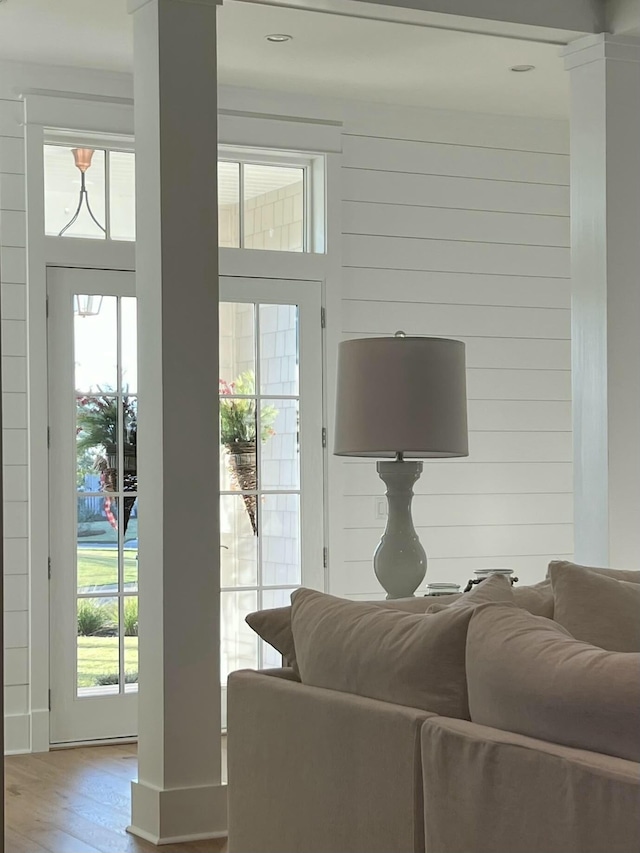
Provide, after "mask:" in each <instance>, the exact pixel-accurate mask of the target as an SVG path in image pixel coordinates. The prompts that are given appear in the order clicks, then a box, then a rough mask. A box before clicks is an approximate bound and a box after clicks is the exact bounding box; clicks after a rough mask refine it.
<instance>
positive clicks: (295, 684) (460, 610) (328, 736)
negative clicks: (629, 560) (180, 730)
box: [228, 563, 640, 853]
mask: <svg viewBox="0 0 640 853" xmlns="http://www.w3.org/2000/svg"><path fill="white" fill-rule="evenodd" d="M585 586H586V587H588V591H587V593H584V591H582V592H580V593H579V592H577V591H576V589H577V588H578V587H579V588H580V590H584V587H585ZM482 587H484V589H482ZM638 596H640V572H626V573H625V572H623V571H622V570H620V571H619V572H615V571H613V573H612V574H611V573H608V572H607V571H606V570H598V569H589V568H586V567H577V566H573V564H569V563H554V564H552V566H551V568H550V577H549V578H548V579H547V580H545V581H544V582H543V583H541V584H539V585H537V586H536V587H530V588H524V587H523V588H521V589H520V590H517V589H515V590H511V588H510V586H509V584H508V581H506V580H505V579H504V578H499V579H498V578H497V576H496V577H495V578H490V579H489V580H488V581H483V583H482V584H480V585H478V587H476V588H475V589H474V591H473V592H472V593H468V594H466V595H465V596H461V597H455V598H454V597H453V596H451V597H450V600H449V601H447V602H443V601H442V600H439V601H437V602H435V603H434V602H430V601H428V600H426V599H412V600H408V601H406V602H395V603H394V602H385V603H384V604H383V603H380V602H378V603H367V604H363V603H361V602H357V603H354V602H346V601H343V600H340V599H333V598H332V597H331V596H323V594H322V593H317V592H312V591H309V590H300V591H298V592H297V593H296V594H294V600H293V605H292V608H289V609H288V612H287V609H284V608H280V609H279V611H281V612H277V613H276V612H275V611H273V612H271V613H269V611H264V612H263V613H262V614H255V615H254V616H255V618H254V619H253V620H252V619H249V620H248V621H249V622H250V624H251V622H252V621H253V622H254V627H256V628H257V629H258V630H259V632H262V633H261V635H262V636H263V637H264V636H265V635H266V636H268V637H270V641H272V642H274V643H275V645H276V647H277V648H279V650H280V651H281V652H283V654H284V656H285V657H287V656H288V661H289V663H291V664H292V665H291V666H285V667H283V668H281V669H277V670H268V671H262V672H255V671H249V670H245V671H239V672H236V673H232V675H231V676H230V679H229V688H228V777H229V853H424V851H426V853H636V852H637V851H640V646H639V647H638V648H637V650H636V649H635V646H634V643H636V642H638V643H640V634H639V633H638V631H640V626H639V625H637V623H638V622H640V619H639V618H638V617H639V614H640V609H636V608H637V607H638V605H639V604H640V598H639V597H638ZM574 600H577V601H578V602H579V607H580V610H579V612H577V611H576V607H575V606H574V605H573V604H572V602H573V601H574ZM623 600H624V602H625V603H623V604H621V601H623ZM629 601H630V602H631V604H630V606H627V604H628V602H629ZM525 602H526V603H525ZM585 602H586V603H585ZM589 602H591V608H590V607H589ZM603 602H604V605H603ZM381 605H382V606H381ZM527 605H528V606H529V608H531V609H527ZM608 605H612V606H613V607H614V608H615V612H616V614H618V617H619V618H617V619H615V620H612V619H611V618H610V614H609V615H608V616H607V612H606V611H607V606H608ZM403 608H404V609H403ZM532 610H533V611H534V612H531V611H532ZM541 610H543V611H544V612H545V613H546V615H541V613H540V611H541ZM556 611H557V614H556ZM580 613H586V615H585V617H584V618H583V619H582V622H581V617H580ZM265 614H266V615H265ZM556 615H558V619H559V621H556V619H555V618H552V617H555V616H556ZM425 617H426V618H425ZM265 619H266V620H267V621H268V620H269V619H272V620H273V624H272V625H271V629H272V630H267V629H265V627H264V624H263V621H264V620H265ZM287 620H288V625H289V629H288V630H287ZM572 620H573V621H572ZM612 621H613V622H614V623H615V628H614V629H611V628H610V625H611V622H612ZM566 624H570V625H571V628H572V629H573V633H572V632H570V631H569V629H568V628H567V627H566ZM607 625H609V628H607ZM274 626H275V627H274ZM434 632H435V633H434ZM438 632H439V633H438ZM584 632H587V633H589V632H593V633H594V636H595V638H596V639H598V640H599V641H600V642H601V643H602V645H596V644H594V643H591V642H590V641H589V639H588V638H585V637H584V636H580V635H581V634H584ZM598 632H600V633H598ZM576 635H578V636H576ZM636 635H637V636H636ZM438 643H440V645H438ZM605 644H606V645H608V646H613V647H614V648H605ZM616 647H621V650H618V649H617V648H616ZM456 649H457V651H456ZM460 649H462V657H460ZM425 651H431V652H432V654H425ZM389 654H390V655H391V657H390V658H389V657H385V655H389ZM447 655H448V657H447ZM456 655H457V656H458V657H457V658H456ZM443 656H444V657H446V658H447V659H446V661H445V665H444V668H443V667H441V669H440V671H438V666H439V661H441V660H442V659H443ZM461 661H462V663H461ZM385 672H386V673H387V674H386V675H382V673H385ZM425 672H426V676H425V675H424V673H425ZM419 682H422V683H419ZM416 685H417V687H416ZM412 690H413V691H414V692H412ZM412 702H414V703H415V704H416V705H418V706H419V707H414V706H412V704H411V703H412ZM428 705H433V706H434V707H433V708H429V707H428Z"/></svg>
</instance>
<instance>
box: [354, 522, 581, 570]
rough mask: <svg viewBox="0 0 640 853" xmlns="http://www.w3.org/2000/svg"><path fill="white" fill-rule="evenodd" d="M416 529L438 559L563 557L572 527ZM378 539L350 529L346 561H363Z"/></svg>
mask: <svg viewBox="0 0 640 853" xmlns="http://www.w3.org/2000/svg"><path fill="white" fill-rule="evenodd" d="M416 530H417V532H418V535H419V536H420V541H421V542H422V544H423V546H424V548H425V550H426V552H427V554H428V555H429V556H431V557H432V558H434V559H437V558H438V557H449V558H450V557H478V558H482V559H485V558H487V557H491V558H492V559H493V558H495V557H506V556H509V555H510V554H515V553H517V552H518V551H522V553H523V554H528V555H530V556H536V555H538V554H553V553H558V554H566V553H567V552H570V551H571V549H572V548H573V528H572V525H571V524H521V525H505V526H503V527H500V526H493V527H490V526H473V527H472V526H468V527H462V526H460V527H421V526H420V524H419V522H418V520H417V519H416ZM379 539H380V534H379V532H378V531H377V530H370V529H366V528H365V529H363V528H360V529H349V530H346V531H345V559H346V561H347V562H350V561H358V560H364V559H366V558H367V557H368V556H369V555H370V554H373V552H374V550H375V547H376V545H377V543H378V541H379Z"/></svg>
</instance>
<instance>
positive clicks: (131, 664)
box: [122, 595, 138, 693]
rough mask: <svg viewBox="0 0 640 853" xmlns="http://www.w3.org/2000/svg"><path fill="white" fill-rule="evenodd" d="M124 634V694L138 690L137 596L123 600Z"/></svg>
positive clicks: (129, 596)
mask: <svg viewBox="0 0 640 853" xmlns="http://www.w3.org/2000/svg"><path fill="white" fill-rule="evenodd" d="M122 621H123V626H122V630H123V633H124V689H125V693H131V692H135V691H136V690H137V689H138V596H137V595H128V596H126V597H125V599H124V604H123V615H122Z"/></svg>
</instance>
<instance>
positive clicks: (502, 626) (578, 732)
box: [466, 605, 640, 761]
mask: <svg viewBox="0 0 640 853" xmlns="http://www.w3.org/2000/svg"><path fill="white" fill-rule="evenodd" d="M466 662H467V686H468V692H469V711H470V714H471V719H472V720H473V722H476V723H480V724H481V725H485V726H492V727H494V728H496V729H502V730H503V731H510V732H516V733H518V734H523V735H527V736H529V737H534V738H538V739H540V740H546V741H550V742H551V743H559V744H564V745H565V746H574V747H578V748H582V749H588V750H592V751H594V752H602V753H605V754H607V755H615V756H618V757H619V758H626V759H629V760H631V761H640V654H629V653H622V652H610V651H605V650H603V649H599V648H597V647H596V646H592V645H589V644H588V643H584V642H582V641H580V640H575V639H574V638H573V637H570V636H569V634H568V632H567V631H566V630H565V629H564V628H563V627H562V626H561V625H558V624H556V623H555V622H552V621H551V620H549V619H543V618H541V617H540V616H532V615H531V614H530V613H526V612H525V611H524V610H521V609H519V608H516V607H508V606H502V605H493V606H491V607H482V608H477V609H476V610H472V616H471V622H470V624H469V630H468V635H467V654H466Z"/></svg>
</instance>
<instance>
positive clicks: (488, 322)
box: [342, 299, 571, 367]
mask: <svg viewBox="0 0 640 853" xmlns="http://www.w3.org/2000/svg"><path fill="white" fill-rule="evenodd" d="M342 325H343V329H344V331H345V332H348V331H356V330H357V331H358V332H360V333H362V332H369V333H373V334H389V333H390V332H391V333H393V332H395V331H396V330H397V329H404V331H405V332H407V333H408V334H417V335H439V336H442V337H451V338H457V337H482V338H503V337H504V338H544V339H546V340H553V339H558V340H569V338H570V335H571V315H570V312H569V311H567V310H565V309H562V308H500V307H498V306H490V307H486V306H483V305H442V304H436V305H430V304H428V303H417V304H411V305H408V304H407V303H406V302H384V303H382V304H379V303H377V302H375V301H366V302H365V301H359V300H358V301H351V300H349V299H345V300H344V302H343V306H342ZM502 366H503V367H507V366H508V365H507V364H505V365H502Z"/></svg>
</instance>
